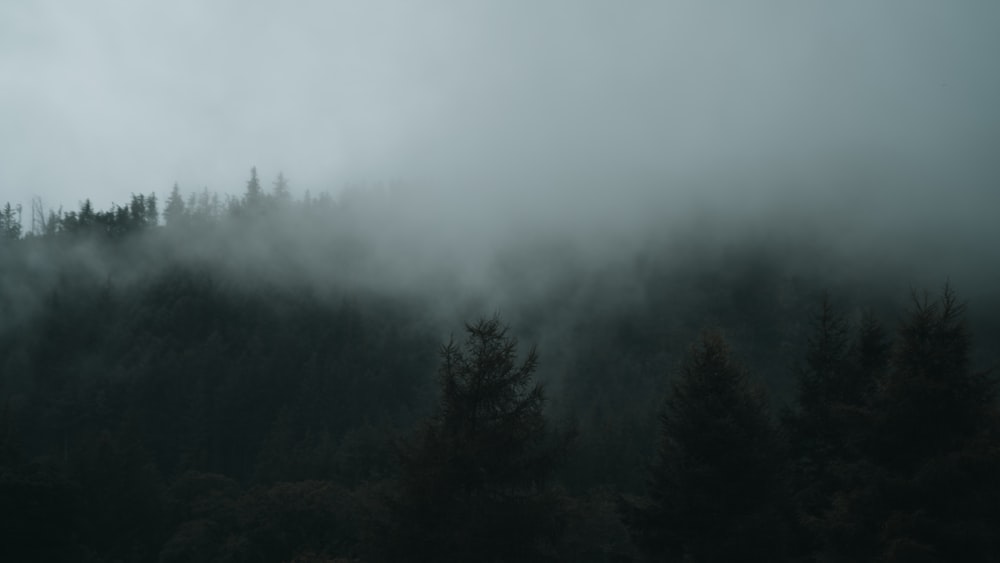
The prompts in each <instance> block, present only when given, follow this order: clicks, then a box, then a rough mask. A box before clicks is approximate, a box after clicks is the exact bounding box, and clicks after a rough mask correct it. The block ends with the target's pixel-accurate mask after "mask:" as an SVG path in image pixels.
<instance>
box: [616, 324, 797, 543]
mask: <svg viewBox="0 0 1000 563" xmlns="http://www.w3.org/2000/svg"><path fill="white" fill-rule="evenodd" d="M661 422H662V439H661V445H660V450H659V455H658V457H657V460H656V463H655V465H654V466H653V469H652V474H651V477H650V483H649V495H650V499H649V500H650V503H649V505H647V506H644V507H640V508H638V509H635V511H634V512H633V513H632V514H631V518H630V519H631V524H632V528H633V532H634V536H635V538H636V540H637V543H639V544H640V545H641V546H642V547H644V548H645V550H646V551H647V552H648V553H649V555H650V556H651V557H652V559H653V560H693V561H739V560H742V561H773V560H777V559H779V558H780V557H781V555H782V553H783V550H784V544H785V540H784V537H785V532H784V528H785V526H784V520H785V516H784V512H785V508H784V494H783V480H784V475H783V462H782V453H781V450H782V448H781V443H780V438H779V435H778V434H777V432H776V430H775V428H774V427H773V425H772V422H771V419H770V415H769V412H768V407H767V404H766V401H765V399H764V397H763V396H762V394H761V393H760V392H759V391H758V390H757V389H756V388H755V387H754V386H753V385H752V384H751V382H750V380H749V378H748V375H747V372H746V370H745V368H744V367H743V366H742V365H740V364H739V363H738V362H737V361H736V360H734V359H733V358H732V356H731V354H730V351H729V347H728V345H727V344H726V342H725V340H724V339H723V337H722V336H721V335H720V334H719V333H717V332H706V333H704V334H703V335H702V337H701V340H700V342H699V343H698V344H697V345H695V346H693V347H692V348H691V350H690V351H689V353H688V355H687V358H686V359H685V362H684V364H683V367H682V369H681V373H680V374H679V377H678V378H677V379H676V381H675V382H674V384H673V388H672V393H671V394H670V395H669V397H668V399H667V403H666V409H665V410H664V412H663V414H662V416H661Z"/></svg>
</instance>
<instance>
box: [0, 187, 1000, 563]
mask: <svg viewBox="0 0 1000 563" xmlns="http://www.w3.org/2000/svg"><path fill="white" fill-rule="evenodd" d="M390 200H391V198H390ZM379 205H391V201H389V200H386V201H381V202H372V201H368V200H364V198H363V197H360V196H359V197H358V198H355V200H353V201H350V200H346V201H335V200H333V199H332V198H330V197H329V196H321V197H318V198H313V197H311V196H309V195H308V194H307V195H306V196H305V197H304V198H302V199H299V200H296V199H294V198H293V197H292V196H291V194H290V191H289V184H288V181H287V180H286V179H285V178H284V176H283V175H279V177H278V179H277V180H276V181H275V182H274V184H273V187H272V189H270V190H265V189H264V188H263V187H262V186H261V182H260V180H259V178H258V176H257V172H256V170H253V171H252V173H251V178H250V180H249V181H248V182H247V186H246V191H245V193H244V195H243V196H242V197H238V198H233V197H227V198H220V197H219V196H218V195H216V194H211V193H209V192H208V190H203V191H201V192H199V193H195V194H191V195H190V196H189V197H187V198H185V197H184V196H183V195H182V194H181V192H180V189H179V187H178V186H176V185H175V186H174V187H173V189H172V190H171V192H170V194H169V195H168V196H167V198H166V199H165V200H164V201H163V202H162V204H161V202H160V201H159V200H158V198H157V197H156V195H155V194H149V195H133V196H132V198H131V201H130V202H129V203H128V204H127V205H121V206H119V205H115V206H112V208H111V209H109V210H106V211H100V210H96V209H94V206H93V205H92V204H91V203H90V201H89V200H87V201H84V202H83V203H82V204H81V205H80V208H79V210H76V211H70V212H63V211H61V210H59V211H49V212H48V213H46V212H45V210H43V209H41V208H40V206H38V205H35V206H33V209H32V214H31V218H32V221H31V227H30V228H28V229H27V230H25V229H24V228H23V227H22V224H23V222H22V219H23V218H22V209H21V207H20V206H12V205H11V204H7V205H5V206H4V207H2V208H0V530H2V531H3V534H2V536H3V541H2V542H0V560H4V561H109V562H110V561H160V562H174V561H177V562H180V561H205V562H208V561H248V562H249V561H299V562H306V561H438V562H440V561H479V560H482V561H594V562H611V561H614V562H627V561H636V562H639V561H749V560H754V561H893V562H903V561H996V560H998V559H1000V533H998V530H1000V410H998V402H997V396H996V391H997V384H996V380H995V379H994V378H993V377H992V376H991V375H990V374H989V373H987V372H985V371H982V370H981V369H979V367H978V366H976V365H975V362H974V358H977V357H980V356H977V354H976V348H974V346H973V338H972V330H971V328H970V323H969V320H968V315H967V313H966V310H965V305H964V303H963V302H962V301H961V300H960V299H959V298H958V296H957V295H956V293H955V292H954V291H953V290H952V289H951V288H950V287H945V289H944V290H943V292H941V294H940V295H937V296H934V297H931V296H928V295H926V294H920V293H914V294H913V295H912V297H911V299H910V301H909V302H908V303H906V304H905V306H903V307H899V306H898V302H896V301H893V300H892V298H889V299H887V298H886V296H885V295H884V293H883V292H880V291H874V290H873V291H871V292H869V293H866V292H865V291H864V289H865V288H846V287H837V284H836V283H833V284H830V285H834V286H835V289H841V290H843V291H844V292H845V293H848V294H849V297H850V299H852V300H854V301H855V303H856V305H864V306H869V307H870V308H868V309H866V310H864V311H863V312H862V311H861V310H860V309H857V308H856V307H853V308H850V307H843V306H840V307H838V306H837V305H836V303H837V302H836V301H835V300H836V299H837V294H836V293H834V294H831V295H827V294H825V293H823V292H821V288H823V287H824V286H825V285H827V284H825V283H824V280H823V279H822V278H821V277H815V278H809V277H803V276H801V275H791V274H789V273H788V271H787V270H786V269H783V262H782V259H781V258H777V257H775V255H774V254H773V253H771V252H769V251H768V249H766V248H764V249H762V248H744V249H737V252H736V254H735V255H734V254H732V253H730V254H727V255H726V256H725V260H723V261H722V263H721V265H719V266H706V265H705V264H704V263H695V262H692V263H691V264H688V265H686V266H684V265H680V266H679V265H678V264H677V263H671V262H668V261H666V260H663V259H662V257H661V256H659V255H658V254H657V252H656V251H655V250H654V251H647V252H646V254H644V255H642V256H640V257H639V259H637V260H636V264H637V265H636V267H635V269H634V270H630V271H628V272H619V273H610V274H609V273H601V272H593V271H592V272H588V273H587V274H586V275H584V274H581V272H579V271H575V270H573V267H574V266H573V265H572V260H569V259H567V256H566V253H565V252H564V251H563V250H562V249H559V248H556V249H555V250H552V249H551V248H549V249H547V248H545V247H544V246H541V245H540V246H539V248H537V249H535V250H534V252H536V254H534V255H532V254H531V252H532V251H531V250H529V251H526V255H524V256H517V257H514V258H513V259H511V258H510V257H508V261H507V262H506V263H504V264H501V265H499V266H498V267H497V268H496V269H495V270H493V272H494V274H495V277H496V284H497V286H498V287H501V286H503V287H508V288H517V287H520V286H522V285H524V286H527V285H529V284H528V283H527V281H526V279H525V278H526V277H527V276H528V274H526V273H525V272H526V269H530V268H534V267H537V265H538V264H543V263H546V262H554V263H558V264H561V265H563V266H561V267H565V268H567V270H568V271H565V272H559V274H560V275H558V276H555V277H553V280H552V282H551V283H550V284H549V285H548V286H546V287H545V288H543V289H541V290H538V289H537V288H535V290H534V291H525V292H524V295H523V301H522V302H520V303H517V304H515V306H514V307H513V308H510V307H508V308H507V309H505V319H506V320H507V321H509V320H510V319H515V323H514V324H513V325H512V326H508V325H507V324H505V323H506V322H507V321H505V320H501V319H500V317H499V316H496V315H494V316H486V317H482V318H480V320H471V321H470V322H468V324H466V325H465V327H464V331H463V334H462V335H461V336H460V337H459V338H458V339H456V340H447V339H444V341H445V342H444V343H442V340H443V339H442V334H446V333H447V332H448V331H450V330H451V329H452V328H453V327H454V326H455V324H454V320H453V319H448V320H446V321H442V320H441V319H442V313H441V304H442V303H448V304H449V305H450V308H448V309H447V310H448V311H450V312H451V313H453V314H463V315H465V314H467V315H468V317H467V318H468V319H475V318H476V317H477V316H481V311H482V309H483V305H484V304H485V305H487V306H490V305H491V304H490V303H489V302H488V301H487V300H484V299H478V300H477V298H469V297H468V296H462V295H460V293H459V292H456V291H454V290H455V286H454V285H452V282H451V281H449V280H447V279H446V277H447V276H444V275H439V277H437V278H434V277H432V278H431V279H437V280H440V285H439V286H433V287H426V288H421V289H420V291H410V292H403V291H398V292H393V291H389V290H387V289H385V288H387V287H391V286H390V285H386V282H385V280H384V279H380V278H378V277H373V276H371V272H372V270H371V264H370V262H369V260H370V258H371V256H372V255H373V254H374V253H376V252H378V245H377V244H374V243H373V242H372V241H371V240H369V239H367V238H366V236H365V232H366V231H365V230H364V229H361V228H359V225H363V224H364V223H365V222H367V221H370V220H371V219H372V217H373V216H375V217H380V215H379V213H380V211H379ZM161 209H162V213H161ZM550 251H551V253H549V252H550ZM547 253H548V254H547ZM556 257H558V258H559V259H558V260H557V259H555V258H556ZM788 259H789V260H791V259H793V258H788ZM303 260H304V261H305V262H303ZM320 262H321V263H320ZM529 273H530V272H529ZM623 278H627V279H628V280H629V282H630V283H629V285H628V287H630V288H631V290H632V291H635V292H639V293H641V294H642V295H643V298H642V299H638V300H628V299H623V298H622V296H621V295H619V294H618V293H617V292H618V291H620V288H621V287H622V284H621V283H620V281H621V279H623ZM866 300H867V301H866ZM492 305H493V306H495V304H492ZM981 316H982V315H980V317H981ZM893 317H895V318H896V319H898V320H897V321H896V323H895V324H892V325H889V324H885V320H886V319H891V318H893ZM515 331H516V332H515ZM518 336H520V337H521V339H520V340H521V341H528V342H539V343H540V349H539V350H538V351H536V349H535V348H534V347H533V346H532V347H530V348H524V347H522V346H520V344H519V339H518V338H517V337H518ZM993 336H994V335H992V334H988V333H987V334H985V340H979V342H983V343H984V344H985V345H987V346H988V345H989V344H990V342H991V341H990V339H991V338H992V337H993ZM980 338H983V336H980ZM692 343H693V344H692ZM435 374H436V377H435Z"/></svg>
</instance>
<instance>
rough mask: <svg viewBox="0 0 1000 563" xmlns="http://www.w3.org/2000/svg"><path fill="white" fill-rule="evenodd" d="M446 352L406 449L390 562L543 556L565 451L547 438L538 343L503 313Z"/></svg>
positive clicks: (554, 523)
mask: <svg viewBox="0 0 1000 563" xmlns="http://www.w3.org/2000/svg"><path fill="white" fill-rule="evenodd" d="M466 331H467V333H468V338H467V340H466V342H465V343H464V345H462V346H459V345H456V344H455V343H454V342H449V343H448V344H447V345H445V346H444V347H443V348H442V350H441V368H440V382H441V405H440V408H439V411H438V413H437V414H436V415H435V416H434V418H433V419H431V421H429V422H428V424H427V425H426V426H425V428H424V430H423V432H422V433H421V434H420V436H419V437H418V438H417V439H416V441H415V442H414V443H413V444H411V445H410V446H408V447H407V448H405V449H404V452H403V464H402V468H401V469H402V474H401V477H400V485H399V486H400V497H399V499H398V501H397V502H396V505H397V508H396V510H395V515H394V519H393V521H392V524H391V525H392V529H391V531H390V536H389V546H388V547H389V550H388V553H387V557H388V559H390V560H409V561H470V560H475V559H480V558H482V557H483V556H486V557H488V558H489V559H490V560H492V561H538V560H545V559H548V557H549V556H551V555H552V552H551V547H550V546H551V542H552V541H553V540H554V539H555V537H556V535H557V534H558V532H559V528H558V520H557V516H558V514H557V510H558V507H557V506H556V504H555V498H554V497H553V495H552V493H551V492H550V491H549V489H548V487H547V481H548V478H549V476H550V474H551V471H552V468H553V465H554V463H555V462H556V461H557V456H558V454H559V451H560V449H559V448H558V444H554V443H551V442H550V441H549V437H548V436H547V435H546V424H545V418H544V415H543V412H542V408H543V404H544V398H543V394H542V388H541V386H540V385H538V384H535V383H533V382H532V380H531V378H532V373H533V372H534V371H535V369H536V367H537V364H538V357H537V355H536V353H535V350H534V349H531V350H529V351H528V353H527V355H526V357H525V358H524V359H523V360H522V361H520V362H518V359H517V342H516V340H515V339H514V338H512V337H510V336H508V334H507V328H506V327H504V326H503V325H502V324H501V323H500V320H499V318H497V317H494V318H492V319H488V320H480V321H479V322H477V323H475V324H472V325H467V326H466Z"/></svg>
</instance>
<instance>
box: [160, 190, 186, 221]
mask: <svg viewBox="0 0 1000 563" xmlns="http://www.w3.org/2000/svg"><path fill="white" fill-rule="evenodd" d="M184 213H185V205H184V197H182V196H181V190H180V188H179V187H178V186H177V183H176V182H174V187H173V188H171V190H170V196H169V197H168V198H167V206H166V207H165V208H164V209H163V220H164V221H166V222H167V226H175V225H177V224H179V223H180V222H181V220H182V219H183V218H184Z"/></svg>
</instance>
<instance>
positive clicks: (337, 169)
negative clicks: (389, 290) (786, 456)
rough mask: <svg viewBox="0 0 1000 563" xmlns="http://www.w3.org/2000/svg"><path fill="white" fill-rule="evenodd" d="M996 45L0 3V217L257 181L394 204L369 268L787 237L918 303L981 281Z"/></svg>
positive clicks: (978, 26)
mask: <svg viewBox="0 0 1000 563" xmlns="http://www.w3.org/2000/svg"><path fill="white" fill-rule="evenodd" d="M998 23H1000V6H997V5H996V4H995V3H992V2H966V3H960V4H943V3H939V2H932V1H917V2H914V1H907V2H903V1H895V2H881V3H878V4H875V5H873V4H871V3H864V2H838V3H835V4H831V3H821V2H780V1H766V2H753V3H740V2H712V3H704V2H693V1H691V2H630V3H628V4H626V5H623V4H620V3H610V2H543V3H539V4H537V5H533V6H532V7H531V8H530V9H529V8H526V7H523V6H519V5H509V4H503V3H487V2H466V3H462V4H461V5H456V4H454V3H447V2H425V3H420V4H419V5H416V4H413V3H408V2H365V3H363V4H362V3H346V2H297V3H294V5H287V3H286V4H279V3H278V2H269V1H258V2H235V1H233V2H213V3H211V4H206V3H203V2H194V1H184V2H175V3H170V4H169V5H160V4H156V5H154V4H153V3H146V2H120V1H109V0H101V1H95V2H88V3H86V4H85V5H84V4H76V3H70V2H55V1H40V2H31V3H11V2H9V3H5V4H4V5H3V6H0V123H3V124H4V126H3V127H0V149H2V150H0V155H2V157H0V159H2V160H0V194H2V196H3V197H2V198H0V199H4V200H10V201H12V202H21V203H23V204H25V205H26V206H27V204H28V202H29V200H30V199H31V198H32V197H33V196H39V197H41V198H42V200H43V201H44V202H45V204H46V205H47V206H48V207H50V208H53V209H57V208H58V207H59V206H64V208H65V209H67V210H69V209H74V208H76V206H77V204H78V203H79V202H80V201H82V200H83V199H84V198H91V199H92V200H93V201H94V203H95V205H96V206H97V207H99V208H104V207H107V206H108V205H110V204H112V203H119V204H120V203H124V202H126V201H127V199H128V197H129V196H130V194H132V193H136V192H142V193H149V192H152V191H155V192H157V194H159V195H160V197H161V201H162V198H164V197H165V196H166V194H167V193H168V191H169V188H170V186H171V185H172V184H173V183H174V182H178V183H179V184H180V186H181V189H182V191H183V192H185V193H187V192H188V191H196V190H200V189H201V188H202V187H208V188H209V189H210V190H212V191H217V192H221V193H230V194H234V195H239V194H240V193H242V191H243V186H244V183H245V181H246V178H247V171H248V170H249V168H250V166H257V167H258V169H259V170H260V171H261V174H262V179H263V181H264V185H265V187H267V186H268V183H269V182H270V180H271V179H272V178H273V177H274V176H275V175H277V173H278V172H279V171H283V172H284V173H285V174H286V175H287V176H288V177H289V178H290V179H291V185H292V189H293V191H294V193H296V194H299V195H301V194H302V193H304V192H305V191H306V190H309V191H311V192H312V193H313V194H315V193H319V192H323V191H329V192H332V193H334V194H340V193H342V192H343V190H344V189H345V186H358V185H362V186H369V187H368V188H361V189H369V190H371V189H380V190H381V189H387V188H384V187H378V186H385V185H391V186H394V187H393V188H391V189H388V191H391V192H392V193H393V194H395V195H393V196H392V197H396V198H402V199H405V202H406V203H405V204H404V205H399V206H397V208H398V212H397V215H395V216H392V217H382V218H381V219H380V222H379V224H378V225H377V229H376V231H377V232H380V233H382V234H381V235H379V236H383V237H385V239H386V240H397V241H401V240H405V241H406V244H407V245H409V246H405V245H404V247H402V248H401V249H397V250H395V251H394V252H395V253H390V254H389V255H388V257H387V258H385V259H384V261H385V262H391V263H393V264H394V266H397V267H398V266H401V265H405V264H403V263H400V262H398V261H403V260H405V261H407V262H406V264H410V265H418V266H419V265H420V264H425V262H423V261H421V257H422V256H423V255H422V254H421V252H424V253H425V254H426V253H433V254H435V255H439V256H447V257H449V258H450V259H452V260H454V259H455V258H460V260H459V261H461V262H463V263H470V262H475V261H476V260H477V257H480V256H481V255H482V254H483V253H488V252H492V251H493V250H496V249H497V248H502V247H509V246H511V245H514V246H516V245H518V244H525V243H529V244H530V242H531V241H533V240H536V239H537V238H538V237H539V236H540V235H558V236H560V237H569V238H573V239H575V240H576V241H577V242H578V243H579V247H580V248H579V251H580V252H583V253H584V254H589V255H593V256H599V257H601V258H602V259H607V258H608V257H609V256H613V255H614V253H615V252H620V251H621V249H622V248H624V247H628V245H638V244H640V243H641V241H644V240H648V239H649V236H650V235H649V233H650V229H651V228H655V229H658V230H659V231H663V230H664V229H665V228H664V224H669V225H671V227H670V228H672V229H674V230H677V231H679V230H683V229H685V228H687V226H690V225H695V226H697V227H698V229H699V230H700V232H701V235H700V236H702V237H704V238H705V239H711V240H716V241H718V240H727V239H736V240H740V239H743V238H745V237H746V236H748V235H749V236H757V237H761V238H764V239H767V238H768V237H771V238H774V237H777V238H779V239H780V238H791V239H795V238H801V237H802V236H803V233H808V236H816V237H820V238H823V239H828V240H829V242H830V244H832V245H834V246H835V247H837V250H836V252H838V253H840V254H842V255H846V256H854V257H855V258H856V259H858V260H861V261H862V263H877V264H880V265H881V266H886V265H891V266H898V268H899V269H900V272H901V273H903V274H904V275H908V276H910V277H909V278H908V279H909V281H910V282H923V281H928V282H930V283H932V284H937V283H938V282H940V281H941V280H942V279H944V278H945V277H947V276H958V277H959V278H963V277H964V278H968V277H971V276H974V275H975V276H978V275H982V274H983V273H984V271H983V268H987V267H989V268H995V266H987V265H988V264H995V263H997V260H996V258H997V257H998V256H997V251H996V250H994V247H993V245H991V244H990V243H989V241H990V240H991V239H992V238H994V237H995V234H996V230H997V229H996V221H995V220H993V218H992V216H991V211H992V210H993V209H996V208H997V204H998V203H1000V195H998V194H1000V189H998V186H1000V158H997V155H998V154H1000V133H998V132H1000V111H998V109H997V106H996V100H997V99H1000V71H998V70H997V67H996V65H995V62H994V59H995V56H994V55H995V53H997V52H1000V38H998V36H997V34H996V33H995V30H996V28H997V24H998ZM372 186H375V187H372ZM400 193H405V194H407V195H405V196H401V195H399V194H400ZM26 227H27V225H26ZM666 230H670V229H666ZM417 247H420V248H424V249H425V250H424V251H416V250H415V248H417ZM427 249H433V250H427ZM866 261H867V262H866ZM930 262H933V266H932V267H927V264H928V263H930ZM402 269H403V270H405V269H406V268H405V267H404V268H402ZM986 273H989V272H986ZM994 273H995V272H994ZM469 275H471V276H473V277H474V276H475V275H479V274H469Z"/></svg>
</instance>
